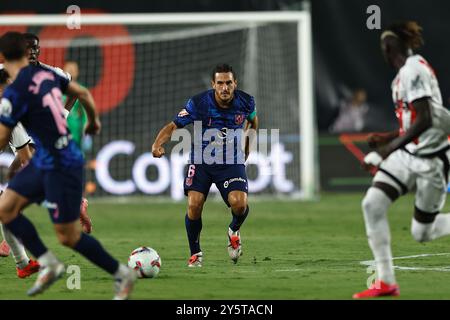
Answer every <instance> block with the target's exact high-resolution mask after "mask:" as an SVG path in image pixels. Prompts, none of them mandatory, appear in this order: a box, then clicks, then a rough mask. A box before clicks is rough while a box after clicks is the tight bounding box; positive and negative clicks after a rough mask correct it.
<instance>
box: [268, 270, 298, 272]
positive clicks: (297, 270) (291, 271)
mask: <svg viewBox="0 0 450 320" xmlns="http://www.w3.org/2000/svg"><path fill="white" fill-rule="evenodd" d="M301 270H302V269H287V270H273V271H274V272H297V271H301Z"/></svg>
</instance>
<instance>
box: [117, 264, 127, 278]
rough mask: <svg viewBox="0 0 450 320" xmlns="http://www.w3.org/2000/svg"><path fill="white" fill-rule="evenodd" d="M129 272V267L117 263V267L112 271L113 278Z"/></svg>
mask: <svg viewBox="0 0 450 320" xmlns="http://www.w3.org/2000/svg"><path fill="white" fill-rule="evenodd" d="M129 272H130V270H129V268H128V267H127V266H126V265H124V264H121V263H120V264H119V269H117V271H116V272H115V273H114V279H117V278H123V277H124V276H126V275H127V274H128V273H129Z"/></svg>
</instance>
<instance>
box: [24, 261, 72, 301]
mask: <svg viewBox="0 0 450 320" xmlns="http://www.w3.org/2000/svg"><path fill="white" fill-rule="evenodd" d="M64 272H65V268H64V264H63V263H61V262H59V261H55V262H54V263H52V264H49V265H48V266H41V268H40V271H39V274H38V277H37V279H36V282H35V283H34V285H33V287H32V288H31V289H30V290H28V292H27V294H28V295H29V296H35V295H37V294H39V293H42V292H44V291H45V290H46V289H47V288H48V287H50V286H51V285H52V284H53V283H55V282H56V280H58V279H59V278H61V277H62V276H63V275H64Z"/></svg>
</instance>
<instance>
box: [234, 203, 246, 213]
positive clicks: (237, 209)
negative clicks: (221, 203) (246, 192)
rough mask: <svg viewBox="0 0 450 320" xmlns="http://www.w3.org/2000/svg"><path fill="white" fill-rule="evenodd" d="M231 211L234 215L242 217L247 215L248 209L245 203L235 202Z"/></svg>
mask: <svg viewBox="0 0 450 320" xmlns="http://www.w3.org/2000/svg"><path fill="white" fill-rule="evenodd" d="M230 205H231V210H232V211H233V213H234V214H237V215H241V214H244V213H245V210H246V209H247V203H245V202H244V201H239V202H235V203H234V204H231V203H230Z"/></svg>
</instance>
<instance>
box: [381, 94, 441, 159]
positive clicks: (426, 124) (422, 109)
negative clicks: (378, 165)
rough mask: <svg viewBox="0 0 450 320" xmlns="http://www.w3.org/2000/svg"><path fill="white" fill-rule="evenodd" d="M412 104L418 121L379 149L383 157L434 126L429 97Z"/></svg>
mask: <svg viewBox="0 0 450 320" xmlns="http://www.w3.org/2000/svg"><path fill="white" fill-rule="evenodd" d="M412 104H413V107H414V109H415V110H416V121H414V123H413V124H412V125H411V127H410V128H409V129H408V130H407V131H406V132H405V134H404V135H402V136H398V137H397V138H395V139H394V140H392V141H391V142H390V143H389V144H387V145H386V146H384V147H381V148H379V149H378V153H379V154H380V155H381V157H382V158H383V159H386V158H387V157H388V156H389V155H390V154H391V153H392V152H394V151H395V150H397V149H399V148H402V147H404V146H406V145H407V144H408V143H410V142H411V141H413V140H414V139H416V138H418V137H419V136H420V135H421V134H422V133H424V132H425V131H426V130H428V129H429V128H430V127H431V126H432V124H433V123H432V118H431V106H430V103H429V101H428V98H421V99H418V100H415V101H414V102H413V103H412Z"/></svg>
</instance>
